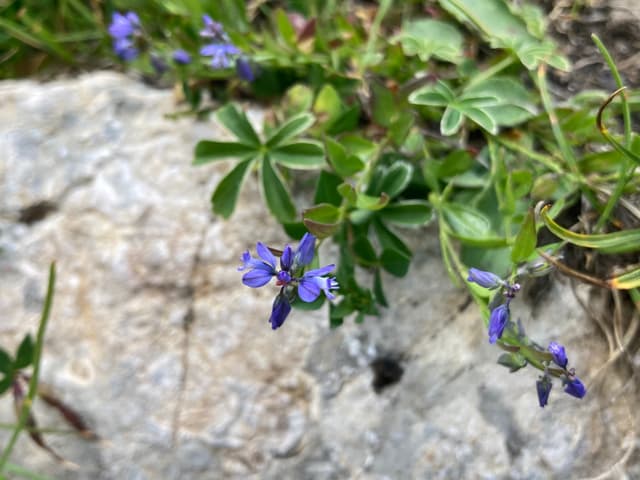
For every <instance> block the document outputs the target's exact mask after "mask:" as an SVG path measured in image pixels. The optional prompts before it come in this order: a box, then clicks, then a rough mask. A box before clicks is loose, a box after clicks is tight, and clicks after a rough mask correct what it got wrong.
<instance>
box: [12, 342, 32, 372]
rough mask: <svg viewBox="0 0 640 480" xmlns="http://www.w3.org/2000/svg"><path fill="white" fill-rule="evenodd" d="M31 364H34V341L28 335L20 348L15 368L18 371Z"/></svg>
mask: <svg viewBox="0 0 640 480" xmlns="http://www.w3.org/2000/svg"><path fill="white" fill-rule="evenodd" d="M31 362H33V339H32V338H31V335H29V334H27V335H25V337H24V339H23V340H22V342H21V343H20V345H19V346H18V351H17V352H16V361H15V363H14V368H15V369H16V370H19V369H21V368H26V367H28V366H29V365H31Z"/></svg>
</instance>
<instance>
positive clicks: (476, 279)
mask: <svg viewBox="0 0 640 480" xmlns="http://www.w3.org/2000/svg"><path fill="white" fill-rule="evenodd" d="M467 281H468V282H473V283H477V284H478V285H480V286H481V287H484V288H488V289H490V290H493V289H496V288H498V287H500V286H503V285H504V284H505V282H504V281H503V280H502V279H501V278H500V277H499V276H498V275H496V274H495V273H491V272H485V271H483V270H478V269H477V268H470V269H469V277H468V278H467Z"/></svg>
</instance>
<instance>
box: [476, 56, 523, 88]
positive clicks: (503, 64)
mask: <svg viewBox="0 0 640 480" xmlns="http://www.w3.org/2000/svg"><path fill="white" fill-rule="evenodd" d="M514 61H515V58H514V57H513V55H508V56H506V57H505V58H503V59H502V60H500V61H499V62H498V63H496V64H495V65H492V66H490V67H489V68H487V69H486V70H484V71H482V72H480V73H479V74H478V75H476V76H474V77H473V78H472V79H471V81H470V82H469V83H468V84H467V87H466V88H469V87H470V86H471V85H475V84H477V83H480V82H482V81H484V80H486V79H487V78H491V77H493V76H494V75H496V74H497V73H499V72H501V71H502V70H504V69H505V68H507V67H509V66H510V65H511V64H512V63H513V62H514Z"/></svg>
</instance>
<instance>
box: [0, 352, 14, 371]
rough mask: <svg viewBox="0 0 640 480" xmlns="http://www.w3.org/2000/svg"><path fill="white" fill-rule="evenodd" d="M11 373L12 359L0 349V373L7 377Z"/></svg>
mask: <svg viewBox="0 0 640 480" xmlns="http://www.w3.org/2000/svg"><path fill="white" fill-rule="evenodd" d="M11 372H13V359H12V358H11V355H9V354H8V353H7V352H6V351H5V350H3V349H2V348H0V373H4V374H5V375H9V374H11Z"/></svg>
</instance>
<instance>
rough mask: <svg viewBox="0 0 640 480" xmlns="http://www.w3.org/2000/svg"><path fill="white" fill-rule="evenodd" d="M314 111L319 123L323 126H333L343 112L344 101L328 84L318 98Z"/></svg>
mask: <svg viewBox="0 0 640 480" xmlns="http://www.w3.org/2000/svg"><path fill="white" fill-rule="evenodd" d="M313 111H314V112H315V114H316V115H317V116H318V121H319V122H320V123H322V124H331V123H332V122H334V121H335V120H336V119H337V118H338V117H339V116H340V113H341V112H342V100H340V95H338V92H336V89H335V88H333V87H332V86H331V85H330V84H326V85H325V86H324V87H322V89H321V90H320V92H319V93H318V96H317V97H316V101H315V103H314V105H313Z"/></svg>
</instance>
